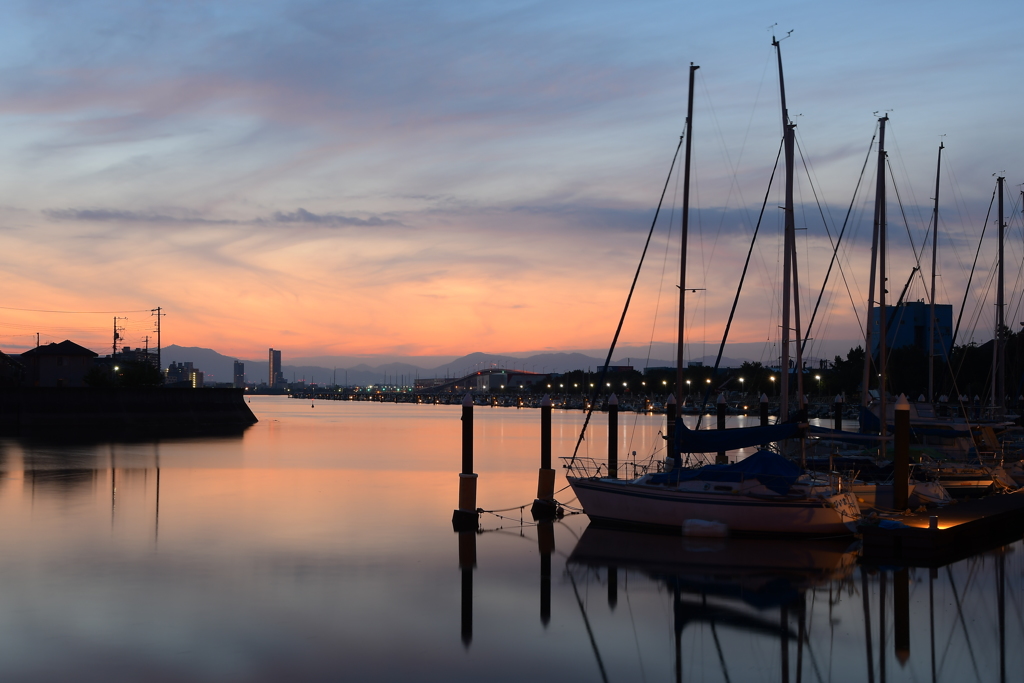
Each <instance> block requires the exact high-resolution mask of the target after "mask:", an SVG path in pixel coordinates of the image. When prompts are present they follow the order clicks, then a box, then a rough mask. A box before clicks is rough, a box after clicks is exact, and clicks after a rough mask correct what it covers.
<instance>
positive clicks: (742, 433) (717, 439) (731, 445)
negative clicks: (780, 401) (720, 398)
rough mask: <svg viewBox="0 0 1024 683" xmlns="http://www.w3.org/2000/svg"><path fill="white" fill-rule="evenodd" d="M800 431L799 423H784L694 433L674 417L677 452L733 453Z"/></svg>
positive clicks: (789, 436) (789, 437) (705, 430)
mask: <svg viewBox="0 0 1024 683" xmlns="http://www.w3.org/2000/svg"><path fill="white" fill-rule="evenodd" d="M799 428H800V426H799V425H798V424H796V423H790V422H787V423H784V424H778V425H770V426H768V427H741V428H738V429H700V430H693V429H688V428H687V426H686V425H685V424H683V420H682V418H677V419H676V452H678V453H718V452H719V451H735V450H736V449H739V448H750V447H751V446H761V445H763V444H766V443H771V442H773V441H782V440H783V439H792V438H793V437H795V436H796V435H797V431H798V430H799ZM748 459H749V458H748ZM744 462H746V461H744Z"/></svg>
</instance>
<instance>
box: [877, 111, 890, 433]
mask: <svg viewBox="0 0 1024 683" xmlns="http://www.w3.org/2000/svg"><path fill="white" fill-rule="evenodd" d="M885 120H886V121H888V120H889V117H888V116H886V117H885ZM882 125H883V126H884V125H885V124H884V123H883V124H882ZM883 130H884V128H883ZM878 141H879V146H880V149H881V153H880V154H879V155H878V195H877V196H876V197H875V202H876V206H875V211H876V214H877V216H878V312H879V316H878V415H879V423H880V425H881V426H880V428H879V432H878V435H879V436H880V437H882V439H883V440H882V441H879V443H880V444H881V445H880V448H882V449H884V448H885V441H884V439H885V432H886V412H885V410H886V406H885V403H886V401H885V378H886V372H885V371H886V356H887V354H886V347H887V346H888V345H889V333H888V330H887V328H888V327H889V326H888V324H887V323H888V311H886V310H885V294H886V292H887V291H888V290H886V288H885V284H886V281H887V280H888V278H886V277H885V272H886V271H885V250H886V245H887V244H888V240H887V238H886V227H887V223H886V215H885V147H884V142H885V138H884V135H883V136H882V137H879V138H878ZM882 452H883V453H884V452H885V451H884V450H883V451H882Z"/></svg>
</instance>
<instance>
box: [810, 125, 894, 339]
mask: <svg viewBox="0 0 1024 683" xmlns="http://www.w3.org/2000/svg"><path fill="white" fill-rule="evenodd" d="M877 136H878V124H877V123H876V124H875V133H874V134H873V135H872V136H871V142H870V143H869V144H868V153H867V155H866V156H865V157H864V165H863V166H861V167H860V176H859V177H858V178H857V185H856V186H855V187H854V188H853V197H851V198H850V206H848V207H847V209H846V218H844V219H843V227H842V228H841V229H840V230H839V237H838V238H837V239H836V242H835V244H834V245H833V249H832V260H831V261H829V264H828V270H827V271H826V272H825V279H824V281H822V283H821V291H820V292H818V300H817V301H816V302H815V303H814V310H813V311H812V312H811V319H810V320H809V321H808V322H807V331H806V333H805V334H804V338H803V345H804V346H806V345H807V339H808V338H809V337H810V336H811V327H812V326H813V325H814V318H815V317H816V316H817V315H818V306H820V305H821V297H822V296H823V295H824V294H825V287H826V286H828V278H829V276H830V275H831V274H832V266H833V265H835V262H836V260H837V258H838V256H839V245H840V244H842V242H843V235H844V234H846V226H847V224H848V223H849V221H850V214H851V213H853V205H854V203H855V202H856V201H857V193H858V192H859V191H860V185H861V182H863V180H864V172H865V171H866V170H867V168H868V161H870V159H871V150H872V148H873V147H874V146H875V138H876V137H877ZM797 149H798V150H799V151H800V160H801V161H803V164H804V171H805V172H807V174H808V175H807V180H808V182H810V179H811V176H810V172H809V171H808V170H807V161H806V160H805V159H804V151H803V148H802V147H800V144H799V143H797ZM811 189H812V190H813V189H814V186H813V185H812V186H811ZM814 199H815V200H817V199H818V195H817V194H815V195H814ZM818 209H819V211H820V210H821V205H820V204H819V205H818ZM821 220H822V222H823V223H825V215H824V214H822V216H821ZM825 233H826V234H827V235H828V240H829V242H831V241H832V233H831V232H829V229H828V223H825ZM839 274H840V275H842V277H843V284H844V285H845V286H846V293H847V294H848V295H849V297H850V304H851V305H853V314H854V315H855V316H857V325H858V326H859V327H860V333H861V336H862V337H863V336H864V326H863V325H861V322H860V314H859V313H858V312H857V305H856V303H854V300H853V292H852V291H851V290H850V283H849V282H847V280H846V273H845V272H843V264H842V263H840V264H839ZM802 350H803V349H801V351H802Z"/></svg>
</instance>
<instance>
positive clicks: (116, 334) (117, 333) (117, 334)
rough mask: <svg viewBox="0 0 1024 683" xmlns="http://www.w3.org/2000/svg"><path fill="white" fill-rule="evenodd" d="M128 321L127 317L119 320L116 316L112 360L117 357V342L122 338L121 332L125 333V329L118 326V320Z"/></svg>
mask: <svg viewBox="0 0 1024 683" xmlns="http://www.w3.org/2000/svg"><path fill="white" fill-rule="evenodd" d="M127 319H128V318H127V317H125V318H119V317H117V316H116V315H115V316H114V350H113V352H112V353H111V354H110V357H111V358H113V357H114V356H116V355H117V341H118V340H119V339H120V338H121V332H124V328H123V327H118V326H117V321H118V320H127Z"/></svg>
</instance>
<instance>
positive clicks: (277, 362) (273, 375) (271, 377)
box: [267, 349, 286, 389]
mask: <svg viewBox="0 0 1024 683" xmlns="http://www.w3.org/2000/svg"><path fill="white" fill-rule="evenodd" d="M268 365H269V368H268V371H267V384H269V385H270V388H271V389H274V388H276V387H284V386H285V384H286V382H285V379H284V373H282V372H281V352H280V351H275V350H274V349H270V362H269V363H268Z"/></svg>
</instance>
